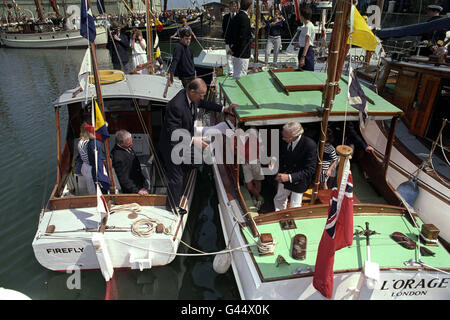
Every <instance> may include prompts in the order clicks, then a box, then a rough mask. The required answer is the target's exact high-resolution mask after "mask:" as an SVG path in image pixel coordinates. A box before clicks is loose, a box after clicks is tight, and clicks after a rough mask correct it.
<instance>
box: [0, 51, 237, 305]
mask: <svg viewBox="0 0 450 320" xmlns="http://www.w3.org/2000/svg"><path fill="white" fill-rule="evenodd" d="M173 45H174V44H173V43H172V44H171V45H170V44H163V45H161V50H162V51H169V50H170V49H171V48H172V49H173ZM195 49H198V48H195ZM97 51H98V62H99V67H100V69H110V68H112V65H111V64H110V58H109V52H108V51H107V50H106V49H98V50H97ZM195 51H197V50H195ZM84 52H85V51H84V50H78V49H76V50H75V49H71V50H65V49H55V50H37V49H35V50H24V49H10V48H0V141H1V143H0V155H1V156H0V178H1V184H0V203H1V206H0V226H1V230H0V287H4V288H7V289H13V290H18V291H20V292H22V293H24V294H26V295H28V296H29V297H30V298H32V299H41V300H46V299H58V300H59V299H103V298H104V296H105V287H106V286H105V282H104V280H103V277H102V275H101V273H100V272H99V271H88V272H82V274H81V289H80V290H77V289H73V290H70V289H68V288H67V284H66V282H67V280H68V278H69V277H70V274H66V273H63V272H53V271H49V270H47V269H45V268H44V267H42V266H41V265H40V264H39V263H38V262H37V260H36V259H35V257H34V253H33V249H32V247H31V243H32V241H33V238H34V236H35V232H36V229H37V225H38V219H39V213H40V211H41V209H42V208H43V207H44V206H45V204H46V201H47V199H48V197H49V195H50V192H51V190H52V188H53V186H54V183H55V179H56V137H55V133H56V129H55V116H54V109H53V107H52V102H53V101H54V100H56V98H57V97H58V96H59V95H60V94H61V93H63V92H64V91H65V90H67V89H71V88H74V87H76V86H77V75H78V71H79V67H80V64H81V61H82V59H83V55H84ZM66 120H67V115H66V114H64V113H62V119H61V123H62V124H63V127H62V132H65V129H66V128H65V122H66ZM217 203H218V202H217V196H216V192H215V186H214V181H213V177H212V172H211V170H210V169H209V168H205V169H204V170H203V171H201V172H200V173H199V175H198V180H197V187H196V194H195V195H194V203H193V212H192V213H191V214H190V216H189V220H188V224H187V229H186V231H185V233H184V235H183V241H185V242H186V243H188V244H190V245H191V246H193V247H194V248H198V249H200V250H202V251H205V252H213V251H218V250H222V249H223V248H224V247H225V245H224V240H223V235H222V229H221V226H220V221H219V215H218V210H217ZM179 252H184V253H189V252H191V253H193V251H192V250H189V249H187V248H186V247H185V246H184V245H182V244H181V245H180V248H179ZM212 263H213V257H211V256H204V257H178V258H176V259H175V260H174V262H172V263H171V264H170V265H168V266H165V267H158V268H154V269H150V270H144V271H143V272H140V271H134V270H133V271H131V270H129V271H116V272H115V279H116V288H117V290H118V291H117V298H119V299H198V300H202V299H211V300H217V299H238V298H239V293H238V290H237V286H236V282H235V280H234V276H233V274H232V272H231V269H230V270H229V271H228V273H226V274H220V275H219V274H217V273H215V272H214V270H213V268H212Z"/></svg>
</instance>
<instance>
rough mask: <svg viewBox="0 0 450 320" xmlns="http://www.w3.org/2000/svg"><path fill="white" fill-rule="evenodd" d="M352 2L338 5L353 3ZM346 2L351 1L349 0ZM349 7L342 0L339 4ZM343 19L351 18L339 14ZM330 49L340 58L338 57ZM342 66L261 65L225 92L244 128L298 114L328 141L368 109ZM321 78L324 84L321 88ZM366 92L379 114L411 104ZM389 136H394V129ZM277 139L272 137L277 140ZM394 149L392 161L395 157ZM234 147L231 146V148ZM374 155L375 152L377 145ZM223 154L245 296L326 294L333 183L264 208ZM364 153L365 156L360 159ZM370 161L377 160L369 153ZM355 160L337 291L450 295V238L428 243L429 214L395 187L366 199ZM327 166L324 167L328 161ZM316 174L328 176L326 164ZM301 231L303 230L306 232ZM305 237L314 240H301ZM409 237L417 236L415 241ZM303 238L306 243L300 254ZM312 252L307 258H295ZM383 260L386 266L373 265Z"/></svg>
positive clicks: (223, 202)
mask: <svg viewBox="0 0 450 320" xmlns="http://www.w3.org/2000/svg"><path fill="white" fill-rule="evenodd" d="M342 3H343V2H340V4H339V3H338V4H337V5H338V6H339V5H341V6H344V5H343V4H342ZM345 8H346V10H348V9H347V8H348V5H347V4H346V5H345ZM346 10H343V9H337V10H336V12H337V13H338V12H345V11H346ZM347 12H348V11H347ZM337 15H338V14H337ZM336 20H339V21H341V22H342V20H340V19H338V18H336ZM342 25H343V24H341V25H340V26H336V28H337V30H341V28H342ZM342 30H344V29H342ZM343 38H344V39H345V32H344V35H343ZM332 42H333V41H332ZM338 51H339V50H337V49H336V47H332V50H330V52H335V55H336V54H337V52H338ZM330 59H332V61H334V62H335V61H336V59H337V58H336V57H335V56H334V57H330ZM330 65H332V66H333V65H335V63H334V64H333V63H331V64H330ZM333 70H334V71H333ZM336 70H337V68H334V69H333V68H328V72H329V73H328V77H327V75H326V74H323V73H313V72H308V71H292V70H291V71H290V72H289V71H288V70H280V72H276V70H275V71H272V72H260V73H254V74H249V75H247V76H245V77H241V78H240V79H238V80H234V79H230V78H228V79H226V78H225V77H219V78H218V83H219V99H220V100H221V102H224V103H225V104H231V103H235V104H237V105H238V106H237V107H236V108H235V111H236V114H237V119H238V120H237V121H236V123H235V126H236V128H241V129H246V128H248V127H255V128H257V129H259V130H261V129H269V135H272V134H271V133H270V132H271V131H270V129H279V128H280V127H281V126H282V125H283V124H285V123H287V122H288V121H299V122H301V123H302V124H304V127H306V128H309V129H310V131H309V132H308V129H306V131H305V134H307V135H308V134H310V133H311V132H312V131H311V129H316V130H317V129H318V130H319V131H318V132H322V133H321V134H320V139H318V141H324V140H325V139H324V138H325V137H324V136H325V133H324V131H326V130H320V128H321V126H322V127H324V126H325V127H326V125H327V123H328V121H343V120H344V119H345V118H346V119H347V121H350V120H357V119H358V118H359V115H358V112H357V111H356V110H346V104H347V102H346V99H347V82H346V81H344V80H343V79H340V80H339V77H338V80H337V82H338V83H339V87H340V88H341V92H340V93H337V92H336V91H334V89H335V88H334V84H332V83H331V82H332V81H330V78H331V79H334V77H335V75H336ZM333 82H334V81H333ZM294 84H295V85H294ZM311 85H313V86H314V87H315V89H313V90H311ZM305 86H306V87H309V89H308V88H305ZM302 87H303V88H302ZM326 87H328V88H326ZM321 88H322V89H324V88H326V89H325V90H326V94H325V96H326V101H325V108H324V109H321V108H320V107H321V102H322V98H323V96H324V95H323V93H322V90H321ZM305 89H306V91H302V90H305ZM330 90H331V91H330ZM333 92H334V93H333ZM364 92H365V94H366V96H367V98H368V100H369V101H372V102H370V106H369V117H371V118H372V119H378V120H387V119H392V118H394V119H396V118H397V117H399V116H400V115H401V114H402V110H400V109H399V108H397V107H395V106H394V105H392V104H391V103H390V102H388V101H386V100H384V99H383V98H382V97H380V96H378V95H377V94H375V93H374V92H372V91H370V90H368V89H364ZM330 99H331V100H330ZM331 101H334V103H333V108H332V109H331V110H330V111H326V109H327V106H329V103H330V102H331ZM220 120H221V119H217V121H220ZM394 121H395V120H394ZM389 137H390V138H391V139H390V141H391V142H392V137H393V133H392V131H391V134H390V135H389ZM270 140H271V138H270V137H268V138H267V141H270ZM390 145H391V144H388V146H390ZM319 146H320V147H321V148H322V146H323V144H322V143H319ZM321 148H320V149H321ZM322 150H323V149H322ZM388 151H389V152H387V157H386V158H385V161H389V154H390V150H389V149H388ZM229 153H230V150H228V149H226V150H225V152H224V154H229ZM320 153H321V152H319V156H320V157H321V155H320ZM268 156H269V157H270V156H273V154H268ZM367 157H372V159H374V156H373V155H372V154H370V153H367ZM213 159H214V161H213V172H214V179H215V183H216V188H217V194H218V198H219V214H220V219H221V224H222V229H223V232H224V236H225V242H226V249H225V251H227V252H230V259H231V266H232V268H233V272H234V275H235V278H236V282H237V284H238V288H239V292H240V295H241V298H242V299H280V300H284V299H287V300H294V299H301V300H303V299H324V297H323V296H322V295H321V293H319V291H317V290H316V289H315V287H314V286H313V277H314V272H315V270H316V268H317V265H316V259H317V255H318V246H319V241H320V239H321V235H322V234H323V233H324V232H323V231H324V227H325V224H326V221H327V216H328V210H329V205H330V191H329V190H318V189H317V187H314V186H315V185H318V184H316V183H315V184H314V185H313V188H312V189H310V190H308V191H307V192H306V193H305V194H304V195H303V206H302V207H299V208H288V209H285V210H281V211H276V212H275V211H273V206H271V200H272V199H273V198H270V197H265V199H266V203H268V206H267V207H266V208H265V209H264V210H262V211H260V212H258V211H256V210H255V209H254V204H253V201H252V199H251V196H250V194H249V192H248V190H247V189H246V187H245V185H244V184H243V183H242V179H241V168H240V166H239V164H237V163H238V162H237V161H236V159H235V161H234V162H233V163H232V164H228V163H229V162H225V161H222V160H223V159H219V158H216V157H213ZM357 159H358V157H356V156H355V157H354V159H353V161H356V160H357ZM346 161H347V160H346ZM363 161H367V160H366V159H365V158H364V160H363ZM341 163H345V162H344V161H341ZM352 168H353V169H352V171H353V181H354V185H353V200H352V201H353V224H354V226H355V230H354V234H353V242H352V244H351V245H350V246H348V247H346V248H343V249H341V250H339V251H336V252H335V255H334V276H333V279H334V289H333V294H332V298H333V299H449V298H450V288H449V287H448V286H447V285H444V286H445V288H439V285H438V284H439V283H445V282H446V281H447V280H446V279H447V278H448V271H450V256H449V254H448V252H447V251H446V249H445V247H444V246H443V244H442V243H441V242H440V241H435V242H434V243H433V245H434V246H428V245H424V244H422V243H421V242H420V240H419V239H420V234H421V232H422V231H423V230H424V229H422V228H424V225H425V223H424V222H423V221H422V220H421V218H420V217H418V216H417V215H415V214H414V213H412V212H409V211H408V208H407V207H405V206H403V205H402V204H401V202H400V201H399V200H398V198H397V203H396V204H391V203H390V202H389V200H388V198H387V197H376V193H375V192H374V191H369V192H368V195H369V197H370V198H368V199H363V198H362V197H363V196H364V194H363V193H361V190H363V189H365V188H369V190H370V188H371V187H370V185H369V184H367V183H366V182H365V180H366V179H365V178H364V176H361V178H358V176H357V173H358V170H354V165H353V166H352ZM317 170H318V172H319V174H320V168H319V169H317ZM317 170H316V171H317ZM377 174H378V175H379V172H378V173H377ZM266 181H267V182H266V183H263V192H264V190H265V192H266V194H269V195H270V194H271V195H272V196H273V195H274V194H275V186H274V185H273V184H271V183H270V177H269V176H266ZM315 181H318V175H317V173H316V178H315ZM385 184H386V187H387V188H388V189H389V190H390V192H391V193H392V194H393V195H395V192H394V191H395V190H393V188H392V186H391V185H390V184H389V181H386V180H385ZM316 191H317V192H318V193H317V194H316ZM267 209H268V210H267ZM364 225H366V228H364ZM426 227H427V226H425V228H426ZM299 234H300V235H303V236H301V237H299V236H298V235H299ZM399 234H401V236H398V235H399ZM404 235H408V236H406V237H403V236H404ZM299 238H302V239H304V240H306V241H303V242H302V243H300V242H298V241H299V240H298V239H299ZM369 238H370V245H369V240H368V239H369ZM296 239H297V240H296ZM406 239H409V240H408V241H406ZM270 240H273V241H270ZM295 240H296V241H297V242H298V243H296V242H295ZM405 242H407V243H408V244H409V246H406V248H405V246H404V245H405ZM262 244H267V247H269V248H270V249H269V250H262V247H263V246H262ZM296 245H301V246H306V248H302V249H301V251H299V252H297V253H298V254H293V252H294V251H293V250H294V249H295V246H296ZM419 246H420V247H421V248H422V249H419ZM424 247H425V249H424ZM427 249H428V250H427ZM430 250H431V251H432V252H431V253H430ZM426 254H427V255H426ZM302 256H304V260H297V259H295V258H299V257H302ZM374 265H376V268H373V266H374ZM407 284H408V285H407Z"/></svg>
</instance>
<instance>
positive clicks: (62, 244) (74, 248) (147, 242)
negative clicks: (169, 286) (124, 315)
mask: <svg viewBox="0 0 450 320" xmlns="http://www.w3.org/2000/svg"><path fill="white" fill-rule="evenodd" d="M142 209H143V213H145V214H146V215H147V216H151V217H152V218H154V219H157V220H158V222H160V223H163V224H164V226H165V227H166V228H170V230H171V231H170V232H168V233H167V234H166V233H156V232H155V233H153V234H152V235H150V236H138V235H135V234H133V233H132V232H131V228H130V226H131V224H132V223H133V222H135V221H137V220H139V219H142V218H143V216H138V217H137V218H135V219H133V220H131V219H130V218H128V214H129V212H127V211H124V212H117V213H114V214H112V215H111V216H110V219H109V220H108V223H107V226H108V228H107V230H106V231H105V233H104V241H105V242H104V243H105V246H104V248H102V249H103V250H107V252H108V253H109V257H110V262H111V266H112V267H113V268H131V269H148V268H152V267H154V266H163V265H167V264H169V263H170V262H172V261H173V259H174V258H175V257H176V252H177V249H178V245H179V243H180V239H181V236H182V234H183V230H184V227H185V224H186V221H187V216H188V214H185V215H184V216H181V218H179V217H175V216H174V215H173V214H172V213H171V212H169V211H167V210H165V208H158V207H143V208H142ZM95 211H96V208H80V209H73V210H70V211H69V210H57V211H50V212H44V213H43V215H42V216H41V219H40V223H39V228H38V231H37V234H36V237H35V239H34V241H33V250H34V254H35V256H36V259H37V260H38V261H39V263H40V264H41V265H42V266H44V267H45V268H47V269H50V270H54V271H66V270H70V269H73V268H74V267H78V268H79V269H80V270H92V269H101V267H100V264H99V258H98V256H97V253H96V248H95V246H94V244H93V236H94V234H98V232H96V231H73V232H61V231H70V230H76V229H83V228H92V229H96V228H97V227H98V222H97V221H99V220H100V217H99V216H97V215H98V214H97V213H96V212H95ZM50 224H52V225H56V229H55V232H53V233H46V228H47V226H48V225H50ZM109 228H111V229H109ZM58 230H59V231H60V232H58Z"/></svg>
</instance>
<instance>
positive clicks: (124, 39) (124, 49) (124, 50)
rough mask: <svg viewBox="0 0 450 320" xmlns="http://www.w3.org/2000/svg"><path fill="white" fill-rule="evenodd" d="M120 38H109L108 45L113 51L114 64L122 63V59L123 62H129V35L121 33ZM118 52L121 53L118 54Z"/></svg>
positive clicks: (111, 51)
mask: <svg viewBox="0 0 450 320" xmlns="http://www.w3.org/2000/svg"><path fill="white" fill-rule="evenodd" d="M119 38H120V41H117V40H116V39H114V38H113V39H112V40H111V38H108V44H107V45H106V47H107V48H108V50H109V51H110V53H111V60H112V63H113V64H120V60H122V63H123V64H127V63H128V60H129V57H128V48H129V47H130V40H129V39H128V36H127V35H126V34H125V33H120V36H119ZM114 44H115V46H114ZM116 48H117V51H116ZM117 53H118V54H119V55H117ZM119 58H120V60H119Z"/></svg>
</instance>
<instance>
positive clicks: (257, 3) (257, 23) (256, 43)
mask: <svg viewBox="0 0 450 320" xmlns="http://www.w3.org/2000/svg"><path fill="white" fill-rule="evenodd" d="M255 15H256V17H255V49H254V50H255V52H254V54H253V59H254V60H255V63H258V42H259V17H260V16H261V12H260V8H259V0H256V8H255Z"/></svg>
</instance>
